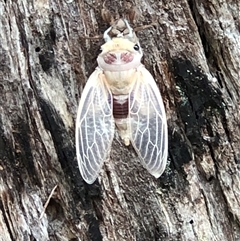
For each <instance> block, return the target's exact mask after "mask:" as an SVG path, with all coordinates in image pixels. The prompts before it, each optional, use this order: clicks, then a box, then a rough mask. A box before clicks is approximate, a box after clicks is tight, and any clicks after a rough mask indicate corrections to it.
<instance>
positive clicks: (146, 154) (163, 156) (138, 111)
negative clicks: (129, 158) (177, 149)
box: [129, 67, 168, 178]
mask: <svg viewBox="0 0 240 241" xmlns="http://www.w3.org/2000/svg"><path fill="white" fill-rule="evenodd" d="M138 74H139V76H138V78H137V79H136V81H135V84H134V86H133V89H132V91H131V93H130V95H129V117H130V119H129V120H130V121H129V125H130V126H129V128H130V135H131V142H132V145H133V147H134V149H135V150H136V152H137V153H138V156H139V157H140V160H141V162H142V164H143V166H144V167H145V168H146V169H147V170H148V171H149V172H150V173H151V174H152V175H153V176H155V177H156V178H158V177H160V176H161V174H162V173H163V171H164V170H165V167H166V162H167V154H168V140H167V139H168V136H167V120H166V114H165V110H164V105H163V101H162V98H161V95H160V92H159V89H158V87H157V85H156V83H155V81H154V79H153V77H152V75H151V74H150V73H149V71H148V70H146V69H145V68H144V67H142V68H141V69H140V71H139V73H138Z"/></svg>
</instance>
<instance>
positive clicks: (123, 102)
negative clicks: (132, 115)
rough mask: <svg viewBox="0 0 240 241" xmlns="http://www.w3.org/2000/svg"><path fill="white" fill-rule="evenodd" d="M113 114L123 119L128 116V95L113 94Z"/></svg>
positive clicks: (116, 117)
mask: <svg viewBox="0 0 240 241" xmlns="http://www.w3.org/2000/svg"><path fill="white" fill-rule="evenodd" d="M113 116H114V118H115V119H125V118H127V116H128V96H117V95H116V96H113Z"/></svg>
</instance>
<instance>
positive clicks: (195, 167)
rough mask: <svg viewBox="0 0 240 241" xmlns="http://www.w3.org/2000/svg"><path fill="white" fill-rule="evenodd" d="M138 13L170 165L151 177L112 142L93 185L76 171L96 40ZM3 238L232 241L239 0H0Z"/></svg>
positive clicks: (239, 101)
mask: <svg viewBox="0 0 240 241" xmlns="http://www.w3.org/2000/svg"><path fill="white" fill-rule="evenodd" d="M130 7H134V8H135V10H136V11H135V12H136V13H137V17H138V18H136V21H135V23H134V24H133V25H134V26H133V27H137V26H140V25H147V24H151V23H155V25H154V26H152V27H150V28H146V29H144V30H142V31H140V32H138V33H137V35H138V37H139V40H140V43H141V46H142V48H143V50H144V64H145V66H146V68H147V69H148V70H149V71H150V72H151V73H152V75H153V76H154V78H155V79H156V81H157V83H158V86H159V88H160V91H161V94H162V97H163V100H164V104H165V108H166V112H167V118H168V127H169V157H168V161H169V162H168V165H167V168H166V170H165V172H164V174H163V175H162V176H161V177H160V178H159V179H158V180H156V179H154V178H153V177H152V176H151V175H150V174H148V173H147V171H146V170H145V169H144V168H142V167H141V165H140V163H139V160H138V158H137V156H136V154H135V153H134V150H133V148H132V147H129V148H128V147H125V146H124V145H123V143H121V141H120V140H118V138H117V137H116V138H115V140H114V142H113V146H112V152H111V159H110V160H109V161H106V163H105V165H104V168H103V170H102V171H101V173H100V176H99V178H98V181H96V182H95V183H94V184H93V185H87V184H86V183H85V182H84V181H83V180H82V178H81V176H80V173H79V170H78V167H77V161H76V155H75V144H74V128H75V118H76V112H77V105H78V101H79V99H80V96H81V92H82V89H83V86H84V85H85V83H86V81H87V78H88V77H89V75H90V74H91V72H92V71H93V70H94V68H95V67H96V58H97V55H98V49H99V47H100V46H101V45H102V44H103V39H102V38H95V39H92V38H86V37H94V36H99V35H101V34H102V33H103V32H104V31H105V30H106V29H107V28H108V27H109V24H107V23H105V22H104V21H103V20H102V18H101V10H102V9H103V8H107V9H108V10H109V11H110V12H111V13H112V14H113V16H114V17H115V18H116V19H117V18H119V17H122V16H123V17H124V16H125V14H127V13H129V8H130ZM0 10H1V14H0V36H1V37H0V39H1V45H0V53H1V54H0V58H1V63H0V77H1V78H0V95H1V98H0V103H1V106H0V113H1V116H0V117H1V118H0V240H4V241H9V240H24V241H25V240H37V241H38V240H39V241H45V240H68V241H70V240H71V241H74V240H81V241H82V240H84V241H85V240H86V241H87V240H92V241H99V240H129V241H132V240H137V241H148V240H149V241H152V240H164V241H170V240H173V241H176V240H191V241H193V240H199V241H200V240H201V241H203V240H204V241H205V240H206V241H208V240H217V241H223V240H228V241H232V240H240V226H239V223H240V174H239V163H240V114H239V113H240V94H239V90H240V84H239V79H240V64H239V59H240V33H239V32H240V16H239V12H240V3H239V1H238V0H232V1H228V0H222V1H220V0H219V1H216V0H206V1H195V0H188V1H186V0H170V1H165V0H162V1H147V0H142V1H137V0H134V1H131V3H130V2H128V3H126V2H125V1H110V0H109V1H105V3H104V4H103V3H102V1H100V0H95V1H84V0H78V1H62V0H60V1H56V0H52V1H44V0H37V1H27V0H21V1H20V0H16V1H13V0H9V1H3V0H0Z"/></svg>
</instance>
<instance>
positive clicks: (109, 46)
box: [97, 37, 143, 71]
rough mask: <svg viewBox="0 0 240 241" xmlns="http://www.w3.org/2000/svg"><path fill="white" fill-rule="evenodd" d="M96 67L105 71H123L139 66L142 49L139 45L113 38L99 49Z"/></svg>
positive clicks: (123, 39)
mask: <svg viewBox="0 0 240 241" xmlns="http://www.w3.org/2000/svg"><path fill="white" fill-rule="evenodd" d="M101 50H102V53H101V54H100V55H99V56H98V58H97V62H98V66H99V67H100V68H101V69H103V70H105V71H125V70H129V69H134V68H137V67H138V66H140V65H141V58H142V55H143V54H142V49H141V47H140V45H139V43H133V42H131V41H130V40H128V39H125V38H120V37H118V38H113V39H112V40H110V41H107V42H106V43H105V44H104V45H102V47H101Z"/></svg>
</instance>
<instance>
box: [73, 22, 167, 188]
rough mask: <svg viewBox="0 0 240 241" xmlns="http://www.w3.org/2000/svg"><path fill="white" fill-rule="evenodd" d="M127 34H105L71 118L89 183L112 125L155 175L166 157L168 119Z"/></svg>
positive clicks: (107, 147) (134, 39)
mask: <svg viewBox="0 0 240 241" xmlns="http://www.w3.org/2000/svg"><path fill="white" fill-rule="evenodd" d="M124 22H125V25H126V28H127V29H128V34H126V35H123V34H118V36H116V37H115V38H110V36H109V35H108V33H109V32H110V31H111V28H109V29H108V30H106V32H105V33H104V39H105V40H106V43H105V44H103V45H102V46H101V50H102V52H101V54H100V55H99V56H98V58H97V62H98V67H97V68H96V70H95V71H94V72H93V73H92V75H91V76H90V77H89V80H88V81H87V84H86V86H85V88H84V90H83V93H82V96H81V100H80V103H79V107H78V113H77V120H76V150H77V160H78V165H79V169H80V172H81V175H82V177H83V179H84V180H85V181H86V182H87V183H89V184H91V183H93V182H94V181H95V180H96V178H97V176H98V173H99V171H100V169H101V166H102V165H103V162H104V161H105V160H106V159H108V158H109V155H110V150H111V145H112V140H113V136H114V130H115V126H116V127H117V129H118V132H119V135H120V136H121V138H122V139H123V141H124V144H125V145H129V144H130V143H131V144H132V145H133V147H134V149H135V150H136V152H137V154H138V156H139V158H140V160H141V163H142V164H143V166H144V167H145V168H146V169H147V170H148V171H149V172H150V173H151V174H152V175H153V176H155V177H156V178H158V177H159V176H160V175H161V174H162V173H163V171H164V169H165V166H166V162H167V153H168V139H167V121H166V114H165V110H164V105H163V101H162V98H161V95H160V92H159V89H158V87H157V85H156V83H155V81H154V79H153V77H152V75H151V74H150V72H149V71H148V70H146V68H145V67H144V66H143V65H142V63H141V58H142V49H141V47H140V44H139V42H138V39H137V37H136V35H135V33H134V32H133V30H132V28H131V27H130V26H129V24H128V22H127V21H126V20H124Z"/></svg>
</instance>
